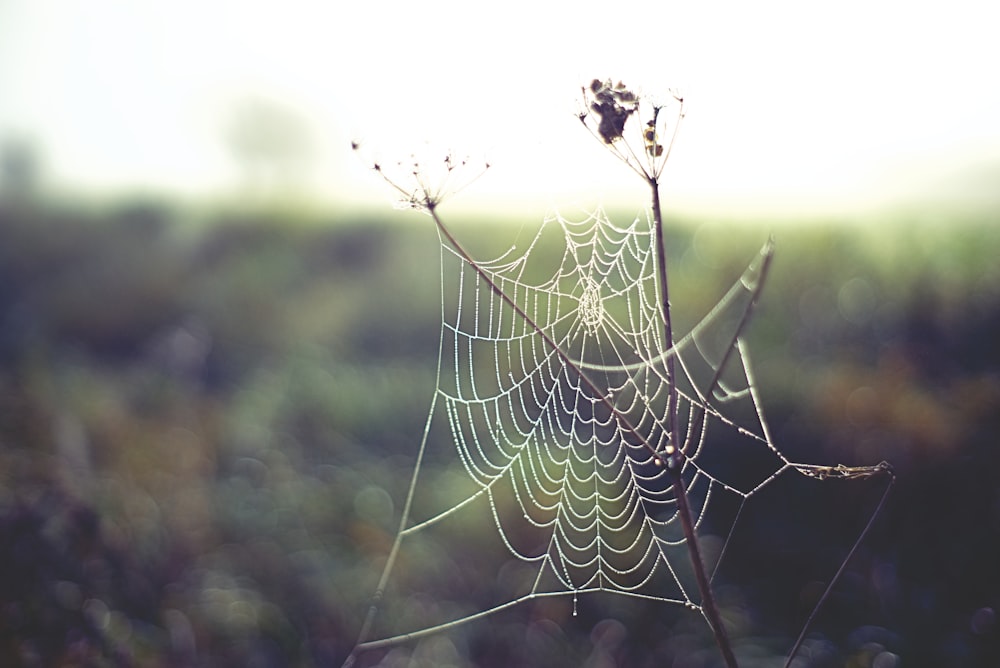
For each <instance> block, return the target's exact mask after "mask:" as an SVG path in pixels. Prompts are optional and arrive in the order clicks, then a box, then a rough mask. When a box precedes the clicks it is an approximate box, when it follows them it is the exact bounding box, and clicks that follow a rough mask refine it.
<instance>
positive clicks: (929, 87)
mask: <svg viewBox="0 0 1000 668" xmlns="http://www.w3.org/2000/svg"><path fill="white" fill-rule="evenodd" d="M991 4H992V3H988V2H984V1H982V0H948V1H926V2H902V1H901V0H841V2H838V3H811V2H802V1H801V0H797V1H795V0H761V1H758V2H741V1H735V0H726V1H716V2H710V1H709V2H706V1H700V2H691V1H690V0H689V1H687V2H673V1H670V0H637V1H633V2H618V1H617V0H615V1H614V2H610V1H605V2H594V1H593V0H575V1H573V2H565V1H562V0H559V1H546V0H530V1H529V0H505V2H502V3H479V2H473V1H471V0H423V1H421V0H381V1H379V0H283V1H282V2H275V1H268V2H255V1H253V0H172V1H170V2H160V1H156V0H142V1H141V0H0V138H2V137H4V136H9V135H11V134H15V135H20V136H27V137H31V138H33V139H34V140H35V141H36V142H37V144H38V145H39V146H41V147H42V148H43V150H44V164H45V169H46V174H47V175H48V177H49V178H50V179H51V180H53V181H54V182H55V183H57V184H58V185H60V186H62V187H67V188H72V189H76V190H97V191H104V192H108V191H111V192H113V191H116V190H118V189H137V188H138V189H146V190H150V189H152V190H171V191H172V190H179V191H181V192H185V193H193V194H213V193H219V192H225V191H226V189H227V188H228V189H232V188H234V187H235V184H237V183H238V181H239V170H238V169H237V167H236V166H235V164H234V162H233V160H232V156H231V155H230V153H229V151H228V149H227V144H226V142H225V140H224V138H223V137H224V134H225V131H226V128H227V126H228V124H229V123H230V122H231V118H232V115H233V113H234V112H233V109H234V105H236V104H238V103H240V102H241V101H246V100H248V99H258V98H265V99H271V100H274V101H277V102H279V103H280V104H282V105H284V106H286V107H287V108H289V109H293V110H294V111H295V113H296V114H299V115H300V116H301V117H302V119H304V121H305V122H306V123H307V125H308V130H309V133H310V136H311V137H312V138H313V139H314V141H315V151H316V154H317V161H316V163H315V169H314V170H313V173H312V176H311V182H310V183H311V187H312V188H314V189H315V192H316V193H317V194H318V195H320V196H322V197H324V198H328V199H332V200H335V201H336V200H341V201H342V200H348V199H359V198H360V199H362V200H367V201H371V199H372V198H379V197H385V191H384V189H382V188H381V187H380V186H379V184H377V183H375V178H374V177H373V176H372V175H370V174H366V173H365V172H364V170H363V169H361V167H360V166H359V164H358V163H357V160H356V158H355V156H353V155H352V154H351V151H350V150H349V142H350V140H351V139H353V138H361V139H363V140H364V141H365V142H366V145H367V146H368V147H370V148H371V149H372V150H373V151H375V152H376V153H377V154H378V155H380V156H383V157H384V158H386V159H390V158H394V157H400V158H403V157H405V156H406V155H407V154H408V152H409V150H410V147H411V146H413V145H415V144H419V141H420V140H425V139H426V140H431V141H433V142H435V143H437V144H446V145H448V146H450V147H453V148H455V149H457V150H459V151H463V152H466V153H469V154H470V155H472V156H486V157H487V158H488V159H489V160H490V162H491V163H492V164H493V168H492V169H491V170H490V172H489V173H488V174H487V176H486V177H485V178H483V179H481V180H480V181H478V182H477V183H476V184H475V185H474V186H473V187H472V188H470V189H469V190H468V191H466V193H464V194H463V195H462V197H463V198H465V197H468V198H470V199H471V200H472V201H479V200H482V201H485V200H486V199H489V198H493V199H497V200H499V199H503V200H505V201H508V202H514V203H518V204H522V203H526V202H529V201H532V202H533V201H535V198H541V202H542V203H543V204H546V205H551V204H560V202H561V201H564V200H567V199H569V200H571V203H572V199H573V198H584V200H585V201H590V200H589V198H592V197H594V196H595V194H599V195H600V196H601V197H602V198H604V199H605V201H611V200H614V199H615V198H616V197H618V196H619V194H620V193H621V192H622V189H624V192H626V193H633V192H634V193H637V194H640V195H641V193H642V189H641V188H642V185H641V184H640V183H638V182H635V181H634V180H633V178H632V177H630V175H629V173H628V172H627V171H626V170H625V169H624V168H623V167H622V166H621V165H619V164H618V163H616V162H615V161H614V160H613V159H612V158H611V157H610V156H609V155H607V154H606V153H604V152H603V150H602V149H601V147H600V146H599V145H598V144H597V143H596V142H595V141H594V140H593V139H591V138H590V137H589V136H588V135H587V134H586V133H585V132H584V131H583V129H582V128H581V127H580V125H579V123H578V121H577V120H576V118H575V117H574V112H575V111H576V109H577V99H578V96H579V88H580V86H581V85H583V84H585V83H586V82H588V81H589V80H590V79H591V78H593V77H595V76H599V77H601V78H605V77H612V78H615V79H622V80H624V81H625V82H626V83H627V84H629V85H630V86H631V85H634V86H637V87H641V88H643V89H645V90H648V91H650V92H657V91H663V90H666V89H667V88H670V87H674V88H679V89H680V91H681V92H682V93H683V95H684V97H685V99H686V100H687V111H688V115H687V119H686V120H685V122H684V125H683V128H682V130H681V135H680V138H679V141H678V144H677V146H676V148H675V152H674V155H673V156H672V158H671V160H672V162H671V165H670V166H669V167H668V170H667V173H666V177H665V178H666V192H667V196H668V198H672V199H673V201H674V202H675V203H676V204H677V205H678V206H680V207H681V208H684V207H703V208H706V209H727V208H733V207H743V206H753V207H763V208H765V209H783V208H807V209H809V208H812V209H818V208H822V207H827V206H831V205H834V206H836V205H843V204H845V203H848V202H857V201H858V198H861V197H869V196H872V194H873V193H876V192H878V191H879V189H891V188H897V189H901V190H905V189H906V187H907V186H906V182H905V181H903V182H900V181H899V178H900V175H903V176H904V177H906V178H913V179H914V180H913V181H912V183H913V184H914V185H913V186H912V187H913V188H915V189H919V188H922V187H924V186H925V185H926V184H927V183H934V181H935V175H934V174H933V173H931V174H928V173H926V170H928V169H929V170H931V171H932V172H933V171H934V170H941V171H942V172H944V171H947V170H948V169H952V168H954V167H955V165H957V164H959V163H960V162H961V161H962V160H966V159H969V160H984V159H987V160H988V159H993V158H1000V120H998V119H1000V86H998V85H997V84H996V77H997V75H996V70H997V66H998V65H1000V47H998V46H997V45H998V44H1000V41H998V40H997V38H996V26H997V19H998V14H1000V10H997V9H995V8H993V7H991ZM903 167H905V169H903ZM894 175H895V178H896V181H892V178H894ZM901 183H902V185H900V184H901ZM886 192H887V190H886ZM477 198H478V200H477Z"/></svg>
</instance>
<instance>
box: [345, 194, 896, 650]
mask: <svg viewBox="0 0 1000 668" xmlns="http://www.w3.org/2000/svg"><path fill="white" fill-rule="evenodd" d="M654 243H655V238H654V235H653V230H652V229H651V222H650V221H648V220H645V219H636V220H635V221H634V222H633V223H632V224H631V225H629V226H626V227H619V226H616V225H615V224H613V223H612V222H611V221H610V220H608V218H607V217H606V216H605V215H604V213H603V212H602V211H600V210H598V211H597V212H595V213H593V214H592V215H589V216H587V217H586V218H585V219H583V220H580V221H570V220H567V219H565V218H563V217H561V216H559V215H558V214H551V215H550V216H549V217H548V218H546V219H545V220H544V222H543V224H542V226H541V228H540V229H539V231H538V233H537V234H536V236H535V237H534V238H533V239H532V241H531V242H530V243H529V244H528V246H527V248H526V249H524V251H523V252H520V253H518V252H517V251H516V249H514V248H512V249H511V250H509V251H508V252H507V253H505V254H503V255H502V256H500V257H498V258H496V259H494V260H491V261H483V262H477V264H478V265H479V267H480V269H481V270H482V271H483V272H484V273H485V274H486V275H488V276H489V277H490V278H491V279H492V281H493V282H494V283H495V284H496V286H497V287H498V288H499V289H500V290H501V291H502V292H504V293H505V294H506V295H507V296H508V297H510V298H511V299H512V300H513V301H514V302H515V303H517V304H518V305H519V307H520V308H521V309H522V310H523V312H524V313H525V314H527V315H528V316H529V317H530V318H531V320H532V321H533V322H534V324H535V326H537V327H538V328H539V329H540V330H542V331H543V332H544V333H545V334H546V335H547V337H548V338H549V339H550V340H551V341H553V342H555V344H556V345H557V346H558V348H559V349H560V351H561V352H562V355H560V354H557V351H555V350H554V349H553V348H552V346H551V345H548V344H547V343H546V342H545V341H544V340H543V338H542V336H540V335H539V332H538V331H536V330H535V329H534V328H533V327H532V325H531V324H530V323H528V322H527V321H526V319H525V318H523V317H521V316H519V315H518V314H517V313H516V312H515V311H514V309H513V308H511V306H510V305H509V304H507V303H506V302H505V301H504V300H503V299H501V298H500V297H499V296H498V295H497V293H496V291H495V290H494V289H493V288H492V287H491V286H490V285H489V284H488V283H487V281H485V280H484V279H483V278H482V276H481V275H480V274H479V273H478V272H477V271H476V270H475V268H473V267H472V266H471V265H470V264H469V263H468V262H467V261H466V260H464V259H463V258H462V256H461V254H460V253H459V252H457V251H456V250H455V249H453V248H452V247H451V246H450V245H449V244H448V243H447V241H445V240H444V239H442V240H441V246H440V249H441V285H442V293H441V294H442V328H441V347H440V358H439V366H438V383H437V389H436V393H435V397H434V400H433V402H432V407H431V415H430V417H429V419H428V429H427V430H426V431H425V435H424V442H423V444H422V445H421V450H420V452H421V458H422V456H423V451H424V448H425V446H426V441H427V438H428V436H427V434H428V433H429V432H430V423H431V421H433V420H435V419H437V417H436V416H441V415H443V416H444V417H445V418H446V421H447V425H448V427H449V428H450V432H451V435H452V439H453V442H454V446H455V451H456V454H457V458H458V461H459V462H460V463H461V467H462V468H463V469H464V471H465V473H466V474H467V475H468V477H469V479H471V481H473V483H474V492H473V493H471V494H470V495H469V496H468V497H467V498H464V499H461V500H460V501H458V502H457V503H455V504H453V505H451V506H450V507H448V508H447V509H446V510H444V511H442V512H440V513H439V514H436V515H434V516H432V517H429V518H425V519H421V520H411V519H410V518H407V517H405V513H404V523H408V526H406V527H405V528H404V529H402V531H401V534H400V539H403V538H406V537H407V536H410V535H413V534H415V533H417V532H420V531H422V530H424V529H427V528H429V527H431V526H433V525H435V524H437V523H439V522H441V521H443V520H445V519H447V518H448V517H450V516H452V515H453V514H455V513H457V512H458V511H459V510H460V509H462V508H464V507H466V506H467V505H468V504H470V503H471V502H473V501H475V500H479V499H482V498H483V497H485V498H486V499H487V501H488V505H489V511H490V514H491V516H492V520H493V523H494V525H495V528H496V531H497V532H498V535H499V536H500V539H501V540H502V542H503V544H504V545H505V546H506V548H507V549H508V550H509V551H510V553H511V555H513V556H514V557H516V558H517V559H519V560H521V561H523V562H525V563H526V564H529V565H530V567H531V569H532V573H533V576H532V581H531V584H530V587H529V588H528V590H527V591H526V592H521V593H516V592H512V593H511V598H510V599H509V600H507V601H506V602H504V603H501V604H499V605H496V606H494V607H492V608H490V609H488V610H483V611H480V612H477V613H474V614H471V615H468V616H466V617H463V618H461V619H456V620H454V621H451V622H445V623H442V624H438V625H437V626H434V627H428V628H426V629H422V630H420V631H416V632H412V633H409V634H404V635H403V636H396V637H394V638H389V639H385V640H382V641H370V642H367V643H363V646H378V645H381V644H389V643H391V642H393V641H396V640H399V639H405V638H412V637H417V636H419V635H423V634H425V633H428V632H433V631H437V630H443V629H446V628H449V627H451V626H454V625H457V624H460V623H463V622H467V621H470V620H472V619H477V618H480V617H483V616H485V615H488V614H491V613H494V612H496V611H498V610H501V609H504V608H507V607H510V606H513V605H516V604H518V603H521V602H524V601H526V600H530V599H533V598H536V597H540V596H559V595H572V596H573V598H574V611H575V601H576V597H577V596H578V595H581V594H584V593H590V592H609V593H617V594H623V595H628V596H634V597H640V598H645V599H652V600H655V601H662V602H666V603H674V604H682V605H685V606H687V607H689V608H692V609H695V610H699V611H700V610H701V608H700V601H699V600H698V591H697V588H696V586H695V584H694V581H693V578H692V574H691V568H690V561H689V557H688V553H687V550H686V546H685V538H684V533H683V531H682V527H681V525H680V521H679V516H678V512H677V501H676V498H675V495H674V492H673V489H672V479H671V475H670V473H669V472H668V471H667V470H666V469H665V468H664V467H663V466H662V459H661V458H660V453H662V452H663V451H664V448H665V447H666V445H667V443H668V441H669V436H670V435H669V433H668V431H667V429H668V419H667V405H668V395H669V393H670V389H671V386H672V384H673V385H674V386H675V387H676V388H677V392H678V396H679V410H678V414H679V416H680V417H679V424H678V425H677V428H678V429H679V431H680V438H679V439H678V443H680V444H682V445H681V448H682V452H683V454H684V458H683V461H684V464H683V471H682V476H683V480H684V484H685V488H686V490H687V493H688V498H689V502H690V505H691V509H692V512H693V514H694V518H695V524H696V528H699V527H701V525H702V523H703V521H704V520H705V517H706V511H707V509H708V508H709V506H710V504H711V503H712V502H713V500H715V499H716V498H718V497H720V496H728V497H730V499H731V500H733V501H735V506H736V507H738V508H739V509H742V507H743V504H745V502H746V501H747V500H748V499H749V498H750V497H752V496H753V495H754V494H756V493H758V492H759V491H760V490H762V489H763V488H764V487H765V486H767V485H768V484H769V483H771V482H772V481H774V480H775V479H776V478H778V477H779V476H780V475H782V474H783V473H786V472H787V471H789V470H794V471H797V472H798V473H801V474H804V475H807V476H810V477H814V478H830V477H839V478H852V477H867V476H868V475H872V474H873V473H874V472H875V470H876V469H878V467H863V468H848V467H823V466H815V465H806V464H794V463H791V462H790V461H789V460H788V459H786V458H785V457H784V456H783V455H782V454H781V452H780V451H779V450H778V449H777V447H775V445H774V443H773V442H772V439H771V436H770V433H769V431H768V427H767V423H766V421H765V419H764V416H763V413H762V411H761V409H760V405H759V400H758V396H757V391H756V387H755V384H754V381H753V376H752V374H751V371H750V368H749V365H748V360H747V357H746V354H745V348H744V345H743V343H742V341H741V340H740V338H739V335H740V333H741V331H742V328H743V326H744V325H745V323H746V321H747V316H748V315H749V313H750V310H751V309H752V307H753V305H754V303H755V301H756V299H757V296H758V293H759V290H760V288H761V283H762V280H763V276H764V271H765V267H766V263H767V260H768V259H769V257H770V254H771V250H772V248H771V244H770V242H769V243H768V244H766V245H765V246H764V248H762V249H761V252H760V255H759V256H758V257H757V258H756V260H754V262H753V263H751V265H750V266H749V268H748V269H747V270H746V271H745V272H744V274H743V275H742V276H741V277H740V278H739V279H738V280H737V281H736V282H735V283H734V285H733V286H732V288H731V289H730V290H729V291H728V292H727V293H726V294H725V295H724V296H723V297H722V299H721V300H720V301H719V303H718V304H717V305H716V306H715V308H714V309H712V311H711V312H710V313H709V314H708V315H707V316H706V317H705V318H704V319H703V320H702V321H701V322H700V323H699V324H698V325H697V326H695V327H694V328H693V329H692V331H691V332H689V333H688V334H687V335H686V336H684V337H683V338H682V339H680V340H679V341H677V342H676V344H675V345H674V346H673V347H672V348H671V347H669V346H668V344H666V343H665V342H664V340H663V314H662V312H661V309H660V306H659V304H660V301H659V296H658V288H657V276H658V269H657V267H656V253H655V251H654V249H655V245H654ZM553 249H556V250H555V252H556V253H557V256H558V257H559V260H558V262H556V263H554V264H553V263H552V262H551V258H552V257H553ZM670 356H674V357H675V360H676V362H675V367H676V369H677V371H676V373H677V376H678V377H677V378H676V379H673V380H671V379H670V378H668V374H667V364H666V361H667V359H668V357H670ZM582 375H585V376H586V378H583V377H582ZM595 389H596V392H595ZM637 434H641V438H639V437H637ZM643 441H644V442H643ZM735 468H738V469H739V471H740V474H739V475H738V476H734V475H731V474H732V472H733V471H734V470H735ZM419 469H420V458H418V462H417V467H416V471H415V472H414V477H413V483H412V485H413V486H416V485H418V484H419ZM748 472H749V474H748ZM735 478H739V480H736V479H735ZM751 478H752V479H751ZM412 493H413V489H412V488H411V491H410V496H411V497H412ZM738 516H739V514H738V512H737V513H736V515H735V516H733V517H731V526H730V527H728V528H721V529H722V531H727V532H728V529H731V528H732V526H735V523H736V521H737V519H738ZM715 529H716V530H719V529H720V527H715ZM727 543H728V540H727ZM724 550H725V548H723V552H724ZM721 558H722V555H721V554H720V555H718V560H721ZM709 566H710V568H711V565H709Z"/></svg>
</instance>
